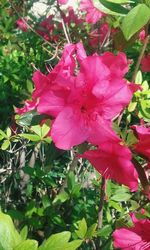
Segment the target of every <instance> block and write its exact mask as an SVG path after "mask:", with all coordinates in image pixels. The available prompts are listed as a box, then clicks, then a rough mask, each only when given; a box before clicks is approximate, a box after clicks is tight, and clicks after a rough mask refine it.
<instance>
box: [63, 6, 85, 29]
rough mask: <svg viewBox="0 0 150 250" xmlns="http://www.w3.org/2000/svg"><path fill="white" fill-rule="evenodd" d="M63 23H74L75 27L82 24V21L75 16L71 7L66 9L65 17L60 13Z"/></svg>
mask: <svg viewBox="0 0 150 250" xmlns="http://www.w3.org/2000/svg"><path fill="white" fill-rule="evenodd" d="M62 15H63V19H64V22H65V23H67V24H68V25H70V24H71V23H75V24H76V25H81V24H83V22H84V20H83V19H82V18H80V17H79V16H78V15H76V14H75V12H74V9H73V8H72V7H69V8H68V14H67V15H65V14H64V13H62Z"/></svg>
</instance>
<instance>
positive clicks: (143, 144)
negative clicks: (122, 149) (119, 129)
mask: <svg viewBox="0 0 150 250" xmlns="http://www.w3.org/2000/svg"><path fill="white" fill-rule="evenodd" d="M132 128H133V129H134V130H135V134H136V135H137V138H138V142H137V143H136V144H135V145H133V148H134V150H135V151H136V152H137V153H139V154H141V155H143V156H144V157H146V158H147V159H148V160H150V127H148V128H146V127H144V126H142V125H141V126H136V125H135V126H132Z"/></svg>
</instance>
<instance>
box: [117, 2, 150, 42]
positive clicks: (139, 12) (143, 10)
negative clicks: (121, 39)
mask: <svg viewBox="0 0 150 250" xmlns="http://www.w3.org/2000/svg"><path fill="white" fill-rule="evenodd" d="M149 20H150V9H149V8H148V7H147V6H146V5H145V4H138V5H137V6H136V7H134V8H133V9H132V10H131V11H130V12H129V13H128V14H127V15H126V16H125V17H124V19H123V22H122V26H121V29H122V31H123V34H124V36H125V38H126V40H129V39H130V38H131V37H132V36H133V35H134V34H135V33H136V32H138V31H139V30H140V29H141V28H142V27H143V26H144V25H146V24H147V23H148V21H149Z"/></svg>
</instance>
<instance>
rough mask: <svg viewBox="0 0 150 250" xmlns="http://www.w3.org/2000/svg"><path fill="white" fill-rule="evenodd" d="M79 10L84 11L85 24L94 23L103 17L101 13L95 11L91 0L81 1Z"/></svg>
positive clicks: (97, 10)
mask: <svg viewBox="0 0 150 250" xmlns="http://www.w3.org/2000/svg"><path fill="white" fill-rule="evenodd" d="M80 9H81V10H83V11H86V22H88V23H93V24H94V23H96V22H97V21H99V19H100V18H102V17H103V16H105V14H104V13H103V12H101V11H100V10H99V9H97V8H96V7H95V6H94V4H93V1H92V0H81V2H80Z"/></svg>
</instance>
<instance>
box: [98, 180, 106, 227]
mask: <svg viewBox="0 0 150 250" xmlns="http://www.w3.org/2000/svg"><path fill="white" fill-rule="evenodd" d="M104 186H105V178H104V177H102V183H101V188H100V203H99V210H98V229H100V228H102V222H103V205H104V197H105V190H104Z"/></svg>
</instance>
